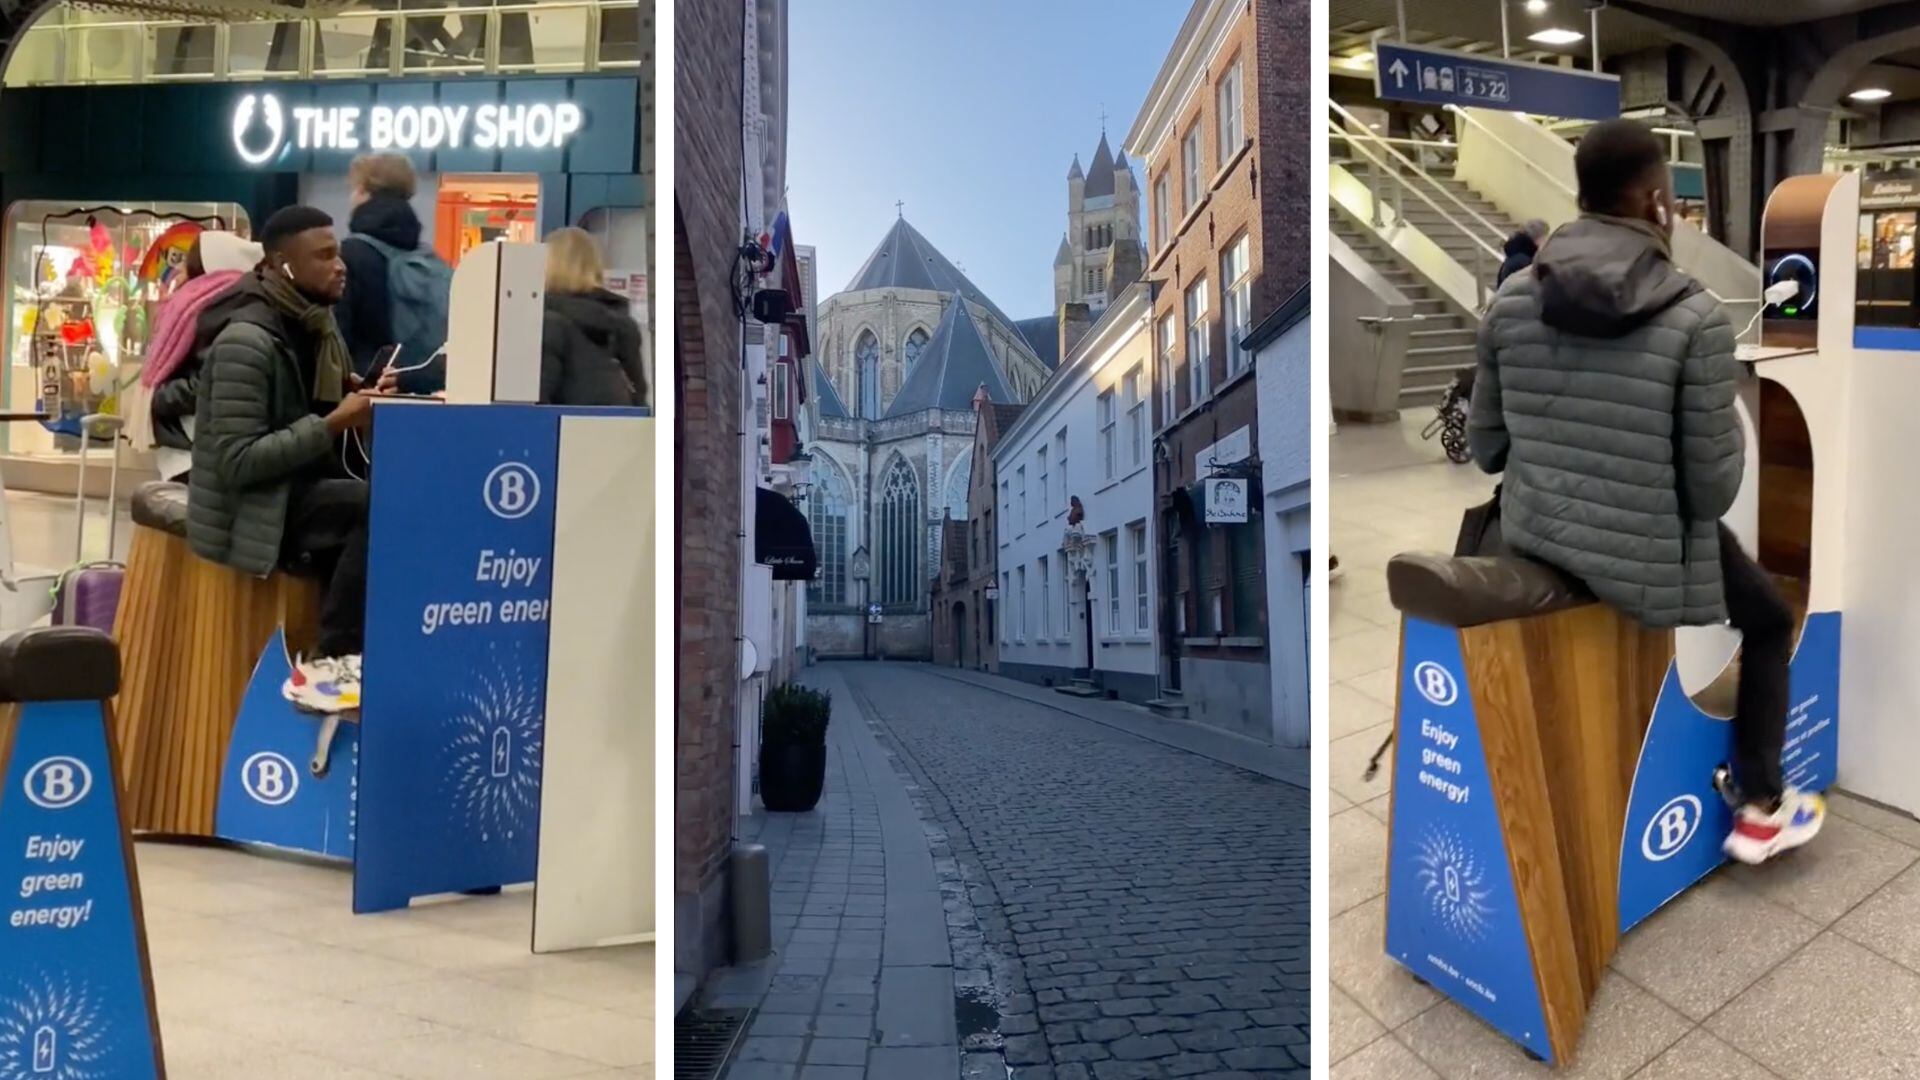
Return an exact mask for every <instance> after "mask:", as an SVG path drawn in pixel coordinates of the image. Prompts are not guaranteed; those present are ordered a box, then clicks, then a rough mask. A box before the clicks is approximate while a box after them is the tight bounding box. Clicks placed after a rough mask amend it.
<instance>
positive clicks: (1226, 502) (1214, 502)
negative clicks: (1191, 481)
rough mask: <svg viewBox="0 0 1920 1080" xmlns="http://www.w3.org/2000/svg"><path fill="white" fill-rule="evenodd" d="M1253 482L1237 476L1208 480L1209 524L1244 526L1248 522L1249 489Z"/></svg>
mask: <svg viewBox="0 0 1920 1080" xmlns="http://www.w3.org/2000/svg"><path fill="white" fill-rule="evenodd" d="M1249 486H1251V482H1250V481H1247V480H1242V479H1241V478H1239V477H1237V476H1233V477H1213V478H1210V479H1208V480H1207V498H1206V504H1207V509H1206V513H1207V524H1209V525H1244V524H1246V521H1247V488H1248V487H1249Z"/></svg>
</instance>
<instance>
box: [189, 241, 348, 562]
mask: <svg viewBox="0 0 1920 1080" xmlns="http://www.w3.org/2000/svg"><path fill="white" fill-rule="evenodd" d="M200 320H201V321H200V328H201V331H202V332H203V333H204V332H206V331H208V330H213V331H214V332H213V333H212V335H211V343H210V344H209V345H208V346H207V347H206V349H205V350H203V351H202V353H201V360H202V361H203V364H204V367H203V368H202V370H201V373H200V395H199V402H198V407H197V409H196V411H195V419H194V441H193V472H192V477H191V479H190V480H189V481H188V488H187V539H188V541H189V542H190V543H191V544H192V545H193V552H194V554H196V555H198V556H200V557H201V558H203V559H209V560H212V561H213V562H217V563H224V564H225V565H227V566H231V567H233V568H234V569H236V570H239V571H241V572H243V573H248V574H259V575H265V574H268V573H271V572H272V571H273V568H274V567H275V565H277V564H278V562H279V559H280V541H281V535H282V533H283V532H284V531H285V529H286V523H287V500H288V495H289V492H290V490H291V488H292V484H293V481H294V480H296V479H298V478H300V477H302V476H304V475H310V474H313V473H315V472H316V471H322V470H324V468H325V466H326V463H327V462H328V461H329V460H330V458H331V457H332V451H333V437H332V436H331V435H329V434H328V432H327V424H326V421H325V420H323V419H321V418H320V417H319V416H318V415H316V414H315V412H314V410H313V404H312V398H313V394H312V387H311V383H312V381H313V360H312V357H313V347H312V344H311V342H309V341H308V340H307V337H306V334H305V333H304V332H303V331H302V330H301V329H300V327H299V326H297V325H295V324H294V323H292V321H291V320H289V319H286V318H284V317H282V316H281V314H280V313H279V311H278V310H277V309H275V308H274V307H273V305H272V303H271V302H269V301H268V300H267V298H266V296H265V294H264V293H263V291H262V288H261V285H260V283H259V280H258V279H257V278H255V277H247V278H242V279H241V281H240V283H239V284H238V285H236V286H234V288H233V291H231V292H229V293H227V294H226V295H224V296H222V297H221V298H220V299H219V300H217V301H215V302H214V304H213V306H212V307H210V308H208V309H207V310H206V312H205V313H203V314H202V315H201V316H200Z"/></svg>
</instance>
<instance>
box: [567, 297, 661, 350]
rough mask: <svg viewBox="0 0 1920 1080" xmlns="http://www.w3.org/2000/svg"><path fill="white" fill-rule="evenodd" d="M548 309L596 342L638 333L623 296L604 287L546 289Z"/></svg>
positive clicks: (630, 310)
mask: <svg viewBox="0 0 1920 1080" xmlns="http://www.w3.org/2000/svg"><path fill="white" fill-rule="evenodd" d="M547 310H548V311H550V312H553V313H554V314H556V315H558V316H560V317H561V318H563V319H565V320H567V321H568V322H570V323H572V324H573V325H574V326H575V327H576V328H578V329H579V331H580V332H581V333H583V334H585V335H586V336H587V339H588V340H590V341H592V342H594V343H595V344H597V345H602V346H605V345H610V344H612V343H613V342H615V341H617V340H619V339H620V337H621V336H622V335H624V334H637V333H639V327H638V326H636V325H635V324H634V321H633V315H632V313H631V312H632V308H631V307H630V306H629V305H628V303H627V300H626V298H625V297H623V296H620V295H619V294H617V293H613V292H609V291H607V290H606V289H595V290H593V291H592V292H584V293H548V294H547Z"/></svg>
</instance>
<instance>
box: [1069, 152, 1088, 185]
mask: <svg viewBox="0 0 1920 1080" xmlns="http://www.w3.org/2000/svg"><path fill="white" fill-rule="evenodd" d="M1085 175H1087V174H1086V173H1084V172H1081V171H1080V155H1079V154H1075V155H1073V167H1072V168H1070V169H1068V170H1067V179H1069V180H1076V179H1078V178H1080V177H1082V176H1085Z"/></svg>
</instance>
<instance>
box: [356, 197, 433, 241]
mask: <svg viewBox="0 0 1920 1080" xmlns="http://www.w3.org/2000/svg"><path fill="white" fill-rule="evenodd" d="M347 231H348V232H353V233H361V234H364V235H366V236H371V237H373V238H374V239H375V240H378V241H380V242H381V243H383V244H390V245H392V246H393V247H396V248H399V249H400V250H401V251H412V250H413V249H414V248H417V247H419V246H420V216H419V215H418V214H415V213H414V212H413V205H412V204H411V203H409V202H407V200H405V199H403V198H401V197H400V196H398V195H375V196H373V197H372V198H369V199H368V200H367V201H366V202H363V203H361V204H360V205H359V206H357V207H355V208H354V211H353V213H352V215H350V216H349V217H348V218H347Z"/></svg>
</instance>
